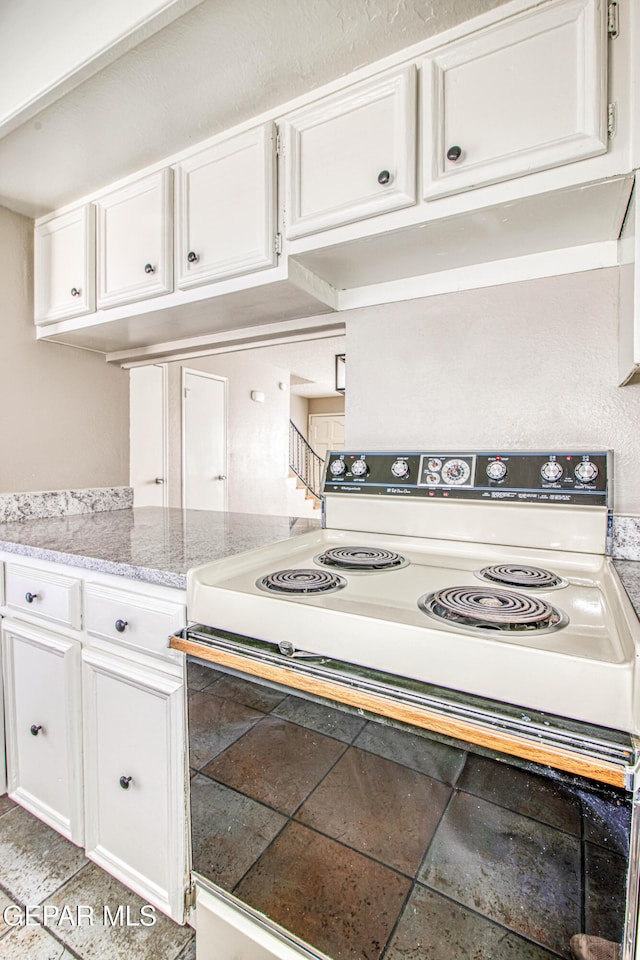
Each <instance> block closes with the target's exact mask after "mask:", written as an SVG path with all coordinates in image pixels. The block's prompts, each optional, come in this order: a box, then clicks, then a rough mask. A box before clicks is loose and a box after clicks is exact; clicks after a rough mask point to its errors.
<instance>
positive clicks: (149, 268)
mask: <svg viewBox="0 0 640 960" xmlns="http://www.w3.org/2000/svg"><path fill="white" fill-rule="evenodd" d="M144 272H145V273H155V272H156V268H155V267H154V266H153V264H152V263H145V265H144Z"/></svg>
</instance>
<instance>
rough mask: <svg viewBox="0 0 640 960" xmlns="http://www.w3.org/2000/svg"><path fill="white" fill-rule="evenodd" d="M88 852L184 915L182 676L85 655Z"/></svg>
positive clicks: (150, 898)
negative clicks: (180, 677) (178, 676)
mask: <svg viewBox="0 0 640 960" xmlns="http://www.w3.org/2000/svg"><path fill="white" fill-rule="evenodd" d="M83 687H84V690H83V696H84V754H85V810H86V849H87V856H88V857H90V858H91V859H92V860H93V861H95V862H96V863H97V864H99V866H101V867H103V868H104V869H105V870H107V871H108V872H109V873H111V874H112V875H113V876H115V877H117V878H118V879H119V880H121V881H122V882H123V883H125V884H126V885H127V886H129V887H131V889H133V890H135V891H136V893H138V894H139V895H140V896H141V897H143V898H145V899H146V900H148V901H149V903H152V904H154V905H155V906H156V907H158V908H159V909H160V910H162V911H163V912H164V913H167V914H168V915H169V916H170V917H172V918H173V919H174V920H177V921H178V922H180V923H182V922H183V921H184V890H185V886H186V883H187V879H188V876H187V871H186V812H185V809H186V807H185V804H186V801H185V786H184V785H185V763H184V737H185V734H184V699H183V684H182V680H181V679H178V678H177V677H176V676H175V675H171V673H169V672H166V673H165V672H163V671H161V670H153V669H149V668H148V667H146V666H145V667H141V666H138V665H136V664H134V663H132V662H131V661H129V660H125V659H121V658H119V657H117V656H112V655H110V654H104V653H102V652H101V651H94V650H86V649H85V650H84V651H83Z"/></svg>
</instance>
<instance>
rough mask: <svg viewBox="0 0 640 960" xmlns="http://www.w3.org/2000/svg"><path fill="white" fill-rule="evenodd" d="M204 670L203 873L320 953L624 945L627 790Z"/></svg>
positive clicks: (547, 952)
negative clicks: (598, 940) (584, 940)
mask: <svg viewBox="0 0 640 960" xmlns="http://www.w3.org/2000/svg"><path fill="white" fill-rule="evenodd" d="M190 670H191V671H192V672H193V677H194V680H195V684H196V686H197V690H196V691H195V692H192V693H191V694H190V698H189V699H190V715H189V728H190V738H191V743H192V745H193V749H192V751H191V765H192V768H193V771H194V775H193V778H192V794H191V810H192V829H193V838H194V869H195V870H196V872H198V873H200V874H202V875H204V876H206V877H208V878H209V879H211V880H213V881H214V882H215V883H217V884H219V885H220V886H222V887H224V888H225V889H226V890H228V891H230V892H233V893H234V894H235V895H236V896H237V897H239V898H240V899H241V900H243V901H245V902H246V903H248V904H250V905H251V906H252V907H253V908H254V909H256V910H258V911H260V912H262V913H264V914H266V915H267V916H269V917H270V918H271V919H273V920H274V921H276V922H277V923H279V924H281V925H282V926H284V927H285V928H287V929H288V930H290V931H292V932H293V933H294V934H296V936H298V937H299V938H301V939H302V940H304V941H305V942H307V943H309V944H311V945H312V946H313V947H315V948H316V949H318V950H320V951H322V952H323V953H325V954H327V955H328V956H329V957H332V958H334V960H343V958H344V960H417V958H420V960H445V958H446V960H451V958H455V960H467V958H468V960H507V958H510V960H553V958H556V960H557V958H559V957H565V958H566V957H569V956H570V954H569V939H570V937H571V936H572V934H574V933H578V932H582V931H584V932H587V933H591V934H595V935H598V936H603V937H606V938H608V939H612V940H620V939H621V937H622V926H623V914H624V900H625V880H626V868H627V853H628V843H629V829H630V807H629V804H628V799H627V796H626V795H625V794H623V793H622V792H621V791H620V792H617V791H614V790H607V789H599V788H598V787H597V786H596V785H592V784H589V783H588V782H587V781H580V782H576V781H575V780H574V781H571V782H569V780H568V778H563V777H562V776H560V775H554V776H551V775H547V774H545V775H542V774H541V773H537V772H530V771H529V770H524V769H522V768H520V767H517V766H514V765H512V764H511V763H509V764H507V763H506V762H502V760H501V759H500V760H498V759H490V758H488V757H485V756H479V755H477V754H473V753H471V752H469V751H468V750H467V749H466V748H465V745H464V744H462V745H458V746H456V745H450V744H448V743H444V742H440V741H439V740H435V739H432V738H430V737H428V736H426V735H424V734H422V733H415V732H411V731H409V730H407V729H400V728H399V727H397V726H390V725H387V724H382V723H378V722H375V721H371V720H367V719H366V718H364V717H362V716H358V715H356V714H354V713H351V712H346V711H343V710H342V709H336V708H335V706H333V705H329V704H326V703H323V702H316V701H308V700H305V699H301V698H299V697H297V696H293V695H291V694H289V695H287V694H286V693H284V692H283V691H281V690H279V689H278V690H276V689H269V688H268V687H265V686H263V685H260V684H257V683H253V682H248V681H245V680H239V679H237V678H231V677H227V676H225V675H224V674H223V673H221V672H219V671H217V670H210V669H208V668H207V667H205V666H203V665H201V664H195V663H194V664H192V665H190ZM190 689H191V690H192V691H194V689H195V688H194V686H190Z"/></svg>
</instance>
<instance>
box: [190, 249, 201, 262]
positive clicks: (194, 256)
mask: <svg viewBox="0 0 640 960" xmlns="http://www.w3.org/2000/svg"><path fill="white" fill-rule="evenodd" d="M199 259H200V257H199V256H198V254H197V253H194V251H193V250H189V253H188V254H187V260H188V261H189V263H197V262H198V260H199Z"/></svg>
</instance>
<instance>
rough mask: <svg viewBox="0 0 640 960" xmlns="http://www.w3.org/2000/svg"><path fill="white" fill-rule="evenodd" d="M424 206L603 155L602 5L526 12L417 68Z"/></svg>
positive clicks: (574, 0)
mask: <svg viewBox="0 0 640 960" xmlns="http://www.w3.org/2000/svg"><path fill="white" fill-rule="evenodd" d="M422 82H423V89H422V94H423V96H422V124H423V176H424V196H425V198H426V199H428V200H430V199H433V198H435V197H444V196H447V195H449V194H454V193H460V192H461V191H463V190H470V189H472V188H473V187H478V186H482V185H484V184H489V183H496V182H498V181H501V180H508V179H510V178H512V177H519V176H522V175H524V174H529V173H533V172H535V171H537V170H543V169H545V168H549V167H553V166H557V165H558V164H563V163H570V162H572V161H574V160H581V159H583V158H585V157H592V156H595V155H597V154H600V153H605V152H606V149H607V123H606V114H607V101H606V84H607V80H606V22H605V9H604V6H603V3H602V0H561V2H554V3H552V4H544V5H542V6H540V7H535V8H534V9H533V10H530V11H527V12H526V13H524V14H520V15H518V16H514V17H511V18H509V19H507V20H505V21H504V22H502V23H498V24H494V25H493V26H491V27H488V28H485V29H484V30H482V31H480V32H479V33H475V34H472V35H470V36H468V37H465V38H463V39H461V40H459V41H457V42H454V43H450V44H447V46H446V47H442V48H441V49H440V50H436V51H435V52H434V53H433V54H431V55H430V56H428V57H426V58H425V60H424V61H423V62H422Z"/></svg>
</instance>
